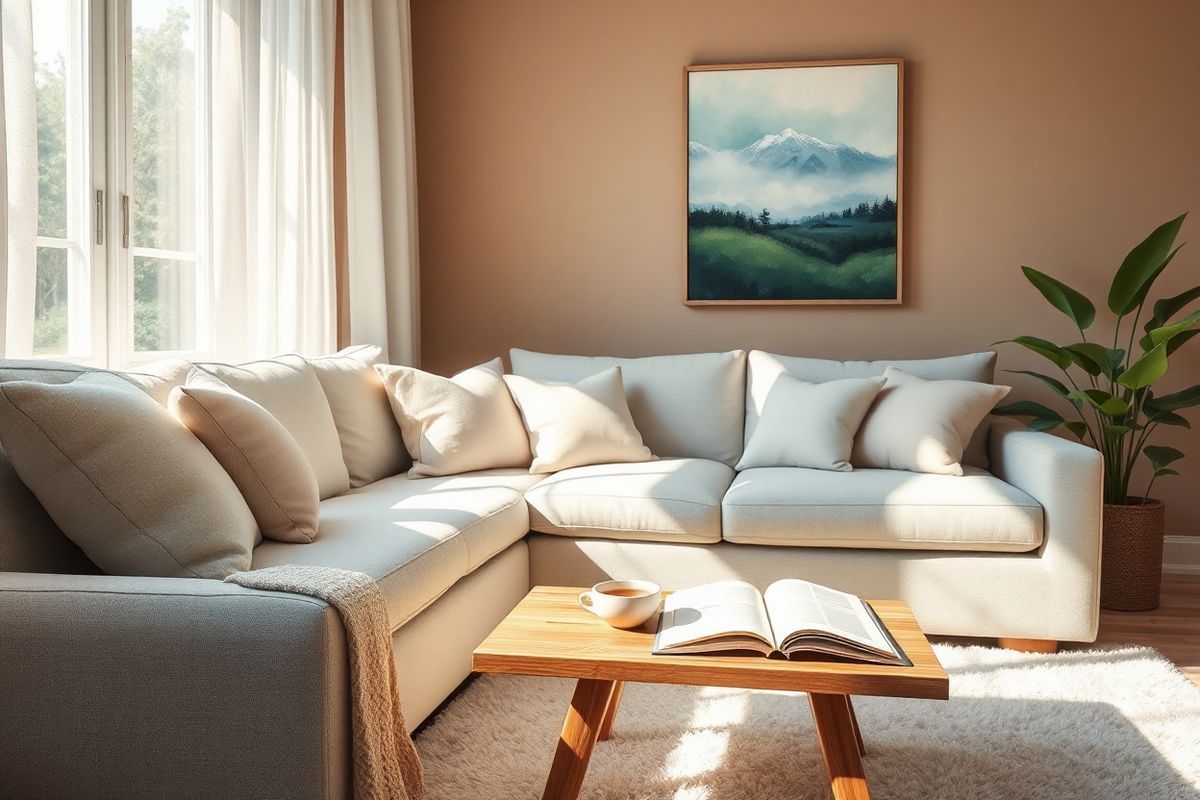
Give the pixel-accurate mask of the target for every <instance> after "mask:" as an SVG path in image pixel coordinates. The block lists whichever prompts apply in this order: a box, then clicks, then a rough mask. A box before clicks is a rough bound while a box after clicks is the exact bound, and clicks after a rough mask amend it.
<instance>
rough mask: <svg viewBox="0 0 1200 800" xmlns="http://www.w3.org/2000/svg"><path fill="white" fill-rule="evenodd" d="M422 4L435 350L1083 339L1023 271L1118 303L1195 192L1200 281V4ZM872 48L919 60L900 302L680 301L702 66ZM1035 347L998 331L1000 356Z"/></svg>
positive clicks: (882, 346)
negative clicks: (687, 101) (689, 73)
mask: <svg viewBox="0 0 1200 800" xmlns="http://www.w3.org/2000/svg"><path fill="white" fill-rule="evenodd" d="M412 14H413V37H414V58H415V66H414V72H415V81H416V87H415V92H416V125H417V153H418V180H419V186H420V197H419V202H420V241H421V287H422V289H421V319H422V321H423V323H422V324H423V328H422V342H423V362H424V365H425V367H426V368H428V369H432V370H435V371H451V370H457V369H460V368H463V367H466V366H469V365H470V364H473V363H477V362H479V361H482V360H485V359H487V358H491V357H493V356H495V355H496V354H498V353H503V352H505V351H506V349H507V348H508V347H510V346H519V347H526V348H531V349H540V350H548V351H556V352H570V353H589V354H612V355H641V354H649V353H668V352H687V351H700V350H724V349H732V348H762V349H767V350H772V351H775V352H779V353H788V354H801V355H810V356H823V357H831V358H864V359H869V358H887V357H920V356H934V355H942V354H950V353H960V352H965V351H974V350H979V349H983V348H986V347H987V346H988V343H989V342H992V341H994V340H996V339H1000V338H1005V337H1008V336H1013V335H1016V334H1021V333H1031V334H1040V335H1043V336H1046V337H1047V338H1059V339H1063V340H1069V339H1070V338H1071V327H1070V324H1069V323H1068V322H1066V320H1065V319H1063V318H1060V317H1057V316H1056V315H1057V312H1054V311H1053V310H1052V309H1050V307H1049V306H1047V305H1045V304H1044V302H1043V301H1042V300H1041V298H1040V297H1039V296H1037V295H1036V294H1035V293H1034V291H1033V290H1032V288H1031V287H1030V286H1028V285H1027V284H1026V283H1025V282H1024V279H1023V278H1022V277H1021V275H1020V273H1019V271H1018V266H1019V265H1020V264H1023V263H1024V264H1031V265H1035V266H1038V267H1040V268H1042V269H1044V270H1047V271H1049V272H1051V273H1053V274H1055V275H1057V276H1059V277H1061V278H1062V279H1064V280H1066V281H1067V282H1068V283H1070V284H1072V285H1074V286H1076V287H1077V288H1079V289H1081V290H1083V291H1085V292H1087V293H1089V294H1090V295H1092V296H1093V298H1095V299H1097V300H1098V301H1099V300H1102V298H1103V296H1104V294H1105V292H1106V291H1107V287H1108V281H1109V278H1110V275H1111V272H1112V271H1113V270H1114V269H1115V268H1116V265H1117V264H1118V263H1119V262H1120V260H1121V258H1122V257H1123V256H1124V254H1125V252H1126V251H1127V250H1128V249H1129V247H1130V246H1132V245H1133V244H1134V243H1136V241H1138V240H1139V239H1140V238H1141V237H1142V236H1144V235H1145V234H1147V233H1149V231H1150V230H1151V229H1152V228H1153V227H1154V226H1155V225H1157V224H1158V223H1159V222H1162V221H1164V220H1166V219H1168V218H1170V217H1172V216H1174V215H1176V214H1178V213H1180V212H1181V211H1185V210H1189V209H1190V210H1191V211H1193V212H1194V213H1195V218H1194V219H1193V220H1191V221H1190V222H1189V223H1188V224H1187V225H1186V226H1185V227H1184V238H1191V239H1193V240H1196V241H1197V244H1195V245H1193V246H1192V247H1190V248H1186V249H1185V250H1184V251H1183V253H1181V254H1180V257H1179V258H1178V259H1177V260H1176V262H1175V263H1174V264H1173V265H1172V270H1171V272H1172V273H1173V274H1168V275H1167V276H1166V277H1165V278H1164V280H1163V281H1162V289H1163V290H1164V291H1170V292H1171V293H1175V292H1177V291H1180V290H1182V289H1184V288H1186V287H1187V286H1188V285H1190V283H1188V281H1189V279H1190V280H1191V282H1192V283H1195V282H1200V61H1197V58H1196V47H1197V46H1198V45H1200V3H1197V2H1194V0H1156V2H1136V3H1134V2H1124V1H1123V0H1098V1H1096V0H1072V1H1070V2H1068V1H1066V0H1061V1H1059V2H1052V1H1050V0H1038V1H1037V2H1035V1H1034V0H1020V1H1018V2H982V1H979V2H963V0H925V1H924V2H920V1H918V0H877V1H872V2H868V1H867V0H845V1H844V2H829V1H828V0H782V1H777V0H757V1H756V2H729V0H719V1H717V0H636V1H635V0H519V1H518V0H513V1H511V2H505V1H504V0H412ZM868 56H898V57H901V58H904V59H906V60H907V73H908V75H907V79H908V80H907V86H906V93H907V127H906V136H907V159H908V165H907V166H908V169H907V176H906V183H905V187H906V188H905V191H906V202H907V214H908V219H907V228H906V238H907V248H906V257H905V268H906V282H905V283H906V285H905V297H906V302H905V305H904V306H903V307H900V308H782V309H779V308H775V309H771V308H767V309H730V308H718V309H711V308H708V309H689V308H685V307H684V306H683V305H682V303H681V295H682V261H683V257H684V253H683V246H684V238H683V230H682V204H683V180H684V176H683V158H682V148H683V146H684V127H683V111H682V102H683V100H682V94H681V88H682V69H683V67H684V65H686V64H704V63H727V62H738V61H776V60H778V61H783V60H807V59H827V58H847V57H868ZM1106 335H1111V330H1110V331H1109V332H1108V333H1107V334H1106ZM1064 343H1065V341H1064ZM1190 350H1191V352H1190V353H1188V352H1187V351H1186V350H1185V351H1181V353H1180V354H1179V355H1177V356H1176V357H1175V358H1174V359H1173V362H1172V364H1171V374H1170V376H1169V382H1170V384H1171V386H1172V387H1180V386H1183V385H1190V384H1193V383H1197V382H1200V340H1197V341H1196V342H1195V343H1193V346H1192V347H1191V348H1190ZM1033 365H1034V361H1033V360H1032V359H1029V358H1025V357H1023V356H1022V355H1021V354H1020V353H1018V352H1015V351H1014V350H1013V349H1012V348H1011V346H1008V347H1004V348H1002V349H1001V366H1002V367H1006V368H1030V367H1033ZM1016 377H1018V378H1019V377H1020V376H1016ZM1013 383H1014V385H1015V386H1016V387H1017V389H1016V391H1015V395H1016V396H1037V395H1038V394H1039V393H1038V392H1037V390H1036V388H1035V387H1032V386H1030V385H1029V384H1028V383H1027V382H1025V381H1024V380H1014V381H1013ZM1193 418H1194V420H1195V423H1196V427H1197V432H1195V433H1186V434H1185V435H1182V436H1179V437H1178V438H1179V441H1178V442H1177V444H1179V445H1180V446H1181V447H1183V448H1185V449H1187V450H1188V451H1189V452H1190V454H1191V455H1190V459H1189V460H1190V462H1191V463H1190V465H1189V466H1188V467H1186V468H1185V475H1184V477H1183V478H1174V479H1167V480H1164V481H1162V482H1160V484H1159V486H1161V487H1162V489H1161V492H1159V490H1158V488H1157V487H1156V490H1155V492H1156V494H1160V495H1161V496H1162V497H1164V498H1165V499H1167V500H1168V502H1169V503H1170V504H1171V506H1170V516H1169V523H1168V527H1169V529H1170V531H1171V532H1173V533H1200V502H1197V501H1196V499H1195V496H1196V492H1195V486H1196V482H1197V478H1198V477H1200V415H1193Z"/></svg>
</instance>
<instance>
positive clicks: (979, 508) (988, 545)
mask: <svg viewBox="0 0 1200 800" xmlns="http://www.w3.org/2000/svg"><path fill="white" fill-rule="evenodd" d="M964 469H965V472H966V474H965V475H962V476H955V475H928V474H918V473H913V472H903V471H900V470H886V469H856V470H854V471H853V472H830V471H827V470H816V469H800V468H794V467H771V468H763V469H749V470H746V471H744V472H740V473H738V475H737V477H736V478H735V479H734V481H733V485H732V486H730V488H729V492H728V493H727V494H726V495H725V500H724V503H723V514H722V529H723V531H724V538H725V539H726V540H727V541H730V542H740V543H742V544H765V545H782V546H794V547H863V548H876V549H897V550H975V551H986V552H1004V553H1019V552H1025V551H1028V550H1033V549H1034V548H1036V547H1038V546H1039V545H1040V544H1041V543H1042V507H1041V506H1040V505H1039V504H1038V502H1037V501H1036V500H1034V499H1033V498H1032V497H1030V496H1029V495H1027V494H1025V493H1024V492H1022V491H1021V490H1020V489H1017V488H1016V487H1014V486H1010V485H1009V484H1007V483H1005V482H1004V481H1002V480H1000V479H999V478H997V477H995V476H993V475H991V474H990V473H988V472H985V471H984V470H981V469H978V468H975V467H965V468H964Z"/></svg>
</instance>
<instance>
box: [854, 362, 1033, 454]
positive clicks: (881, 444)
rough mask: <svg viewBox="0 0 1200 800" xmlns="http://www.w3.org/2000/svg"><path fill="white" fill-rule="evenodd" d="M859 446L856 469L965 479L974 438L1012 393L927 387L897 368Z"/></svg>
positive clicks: (985, 387)
mask: <svg viewBox="0 0 1200 800" xmlns="http://www.w3.org/2000/svg"><path fill="white" fill-rule="evenodd" d="M883 377H884V378H885V379H886V381H887V382H886V383H885V384H884V386H883V390H882V391H880V392H879V396H878V397H877V398H875V404H874V405H873V406H872V407H871V410H870V412H868V413H867V417H866V419H864V420H863V424H862V427H861V428H859V431H858V436H857V437H856V438H855V441H854V453H853V456H852V457H851V463H852V464H853V465H854V466H855V467H875V468H879V469H906V470H910V471H912V472H930V473H934V474H938V475H962V474H963V468H962V458H963V450H964V449H965V448H966V446H967V442H969V441H970V439H971V434H972V433H973V432H974V431H975V429H976V428H978V427H979V423H980V422H981V421H983V418H984V417H986V416H987V415H988V414H989V413H990V412H991V410H992V409H993V408H994V407H995V406H996V403H998V402H1000V400H1001V399H1003V398H1004V396H1005V395H1006V394H1008V392H1009V390H1010V388H1011V387H1008V386H995V385H992V384H990V383H975V382H974V381H954V380H950V381H927V380H925V379H924V378H918V377H917V376H915V375H909V374H908V373H907V372H902V371H901V370H898V369H896V368H895V367H888V368H887V370H886V371H885V372H884V373H883Z"/></svg>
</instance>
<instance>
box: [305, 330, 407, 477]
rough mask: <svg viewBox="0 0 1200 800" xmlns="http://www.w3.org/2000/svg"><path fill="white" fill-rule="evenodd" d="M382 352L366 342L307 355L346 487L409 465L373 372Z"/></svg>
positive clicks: (400, 469) (394, 472)
mask: <svg viewBox="0 0 1200 800" xmlns="http://www.w3.org/2000/svg"><path fill="white" fill-rule="evenodd" d="M382 356H383V351H382V350H381V349H380V348H379V347H377V346H376V345H373V344H368V345H355V346H353V347H347V348H345V349H343V350H339V351H338V352H336V353H334V354H333V355H331V356H325V357H324V358H310V359H309V360H308V363H309V364H311V365H312V367H313V369H314V370H316V371H317V379H318V380H320V381H321V388H322V389H324V390H325V397H326V399H327V400H329V408H330V409H331V410H332V411H333V421H334V424H335V425H337V432H338V438H339V439H340V440H341V442H342V458H343V459H344V460H345V462H346V469H347V470H349V472H350V487H351V488H357V487H359V486H366V485H367V484H368V483H374V482H375V481H377V480H381V479H383V478H390V477H391V476H393V475H399V474H400V473H401V472H404V471H405V470H406V469H408V468H409V467H411V466H412V460H411V459H410V458H409V457H408V450H407V449H406V448H405V447H404V437H402V436H401V435H400V426H399V425H397V424H396V417H395V416H394V415H393V414H392V406H391V404H390V403H389V402H388V398H387V395H388V393H387V390H385V389H384V388H383V381H381V380H380V379H379V374H378V373H377V372H375V368H374V365H375V364H378V363H380V359H381V358H382Z"/></svg>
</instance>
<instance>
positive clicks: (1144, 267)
mask: <svg viewBox="0 0 1200 800" xmlns="http://www.w3.org/2000/svg"><path fill="white" fill-rule="evenodd" d="M1186 217H1187V214H1181V215H1180V216H1178V217H1176V218H1175V219H1173V220H1171V221H1169V222H1164V223H1163V224H1162V225H1159V226H1158V227H1157V228H1155V229H1154V232H1153V233H1151V234H1150V235H1149V236H1147V237H1146V238H1145V239H1144V240H1142V242H1141V243H1140V244H1138V246H1137V247H1135V248H1133V249H1132V250H1130V251H1129V255H1127V256H1125V260H1124V261H1122V262H1121V266H1120V267H1119V268H1118V269H1117V274H1116V275H1114V276H1113V282H1112V286H1111V287H1110V288H1109V290H1108V308H1109V310H1110V311H1112V312H1113V313H1114V314H1122V315H1123V314H1128V313H1129V312H1130V311H1133V310H1134V309H1135V308H1137V307H1138V304H1139V303H1141V302H1142V300H1144V299H1145V297H1146V293H1147V292H1148V291H1150V285H1151V284H1153V283H1154V279H1155V278H1157V277H1158V276H1159V274H1160V273H1161V272H1162V271H1163V269H1165V268H1166V265H1167V264H1168V263H1170V262H1169V257H1170V256H1172V255H1173V253H1172V252H1171V247H1172V246H1173V245H1174V244H1175V237H1176V236H1178V235H1179V229H1180V228H1181V227H1182V226H1183V220H1184V219H1185V218H1186Z"/></svg>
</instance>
